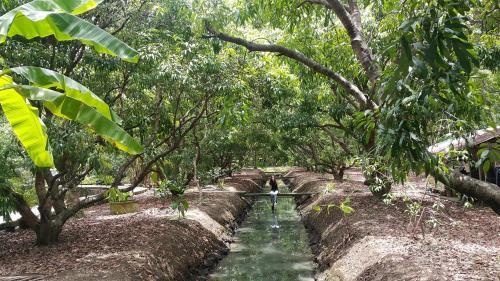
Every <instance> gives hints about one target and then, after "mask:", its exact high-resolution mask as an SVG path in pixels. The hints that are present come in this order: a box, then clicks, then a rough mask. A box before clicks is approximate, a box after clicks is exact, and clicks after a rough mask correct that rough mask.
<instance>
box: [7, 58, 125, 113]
mask: <svg viewBox="0 0 500 281" xmlns="http://www.w3.org/2000/svg"><path fill="white" fill-rule="evenodd" d="M5 72H14V73H16V74H18V75H21V76H22V77H24V78H26V79H27V80H28V81H29V82H30V83H32V84H33V85H34V86H38V87H41V88H47V89H53V88H54V89H57V90H61V91H63V92H64V93H65V95H67V96H69V97H72V98H74V99H76V100H79V101H81V102H83V103H85V104H87V105H89V106H92V107H93V108H95V109H96V110H97V111H99V113H101V114H102V115H104V116H105V117H106V118H108V119H110V120H113V121H116V120H114V117H115V116H116V115H115V114H114V113H112V111H111V109H110V108H109V106H108V105H107V104H106V103H105V102H104V101H103V100H101V99H100V98H99V97H98V96H96V95H95V94H94V93H92V92H91V91H90V90H89V89H87V88H86V87H85V86H83V85H81V84H80V83H78V82H76V81H75V80H73V79H71V78H69V77H66V76H64V75H62V74H60V73H57V72H55V71H52V70H49V69H45V68H41V67H35V66H21V67H14V68H10V69H8V70H6V71H5Z"/></svg>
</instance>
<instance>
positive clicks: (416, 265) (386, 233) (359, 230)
mask: <svg viewBox="0 0 500 281" xmlns="http://www.w3.org/2000/svg"><path fill="white" fill-rule="evenodd" d="M289 176H295V178H294V179H293V180H292V185H291V186H292V188H293V189H294V191H295V192H318V191H319V192H324V191H325V187H326V186H327V185H329V186H330V188H331V187H332V186H334V188H333V189H332V188H331V189H332V190H330V192H327V193H323V194H322V195H320V196H315V197H314V198H310V199H305V198H302V199H301V198H299V199H298V201H299V209H300V211H301V213H302V218H303V221H304V224H305V225H306V228H307V229H308V231H309V232H310V236H311V239H312V240H311V242H312V245H313V246H312V247H313V252H314V254H315V255H316V260H317V262H318V264H319V265H320V266H319V269H318V273H317V278H318V280H485V281H486V280H500V217H499V216H497V215H496V214H495V213H494V212H493V211H491V210H490V209H488V208H480V207H477V208H473V209H470V210H464V208H463V206H462V205H460V204H458V203H456V202H453V201H447V200H439V199H437V198H435V197H429V196H423V194H424V193H423V189H422V188H421V184H419V182H414V183H413V188H410V189H409V190H408V189H404V190H403V189H401V187H396V188H395V190H394V191H395V195H396V196H399V197H400V200H396V201H395V202H394V205H391V206H388V205H386V204H384V203H383V202H382V201H380V200H378V199H376V198H374V197H373V196H372V195H371V194H370V193H369V192H368V191H367V188H366V187H365V186H364V185H363V184H362V183H361V181H362V179H360V178H359V174H356V173H354V174H352V175H350V176H349V178H350V180H346V181H344V182H336V181H334V180H333V179H331V178H328V177H325V176H324V175H320V174H315V173H309V172H303V171H295V172H291V173H289ZM415 180H418V179H415ZM419 186H420V187H419ZM403 194H405V195H406V196H407V198H408V199H411V200H413V201H415V202H421V204H422V205H423V206H424V207H425V208H427V210H429V212H428V214H427V213H426V215H424V216H423V218H422V220H421V222H423V223H422V225H426V227H425V228H424V232H423V233H424V234H425V238H424V237H423V235H422V228H420V227H419V226H418V224H416V223H412V222H411V221H410V217H411V216H410V215H409V213H408V208H407V206H409V205H406V204H405V203H403V202H402V200H401V196H403ZM346 196H350V197H351V199H352V203H351V206H352V207H353V208H354V209H355V212H354V213H353V214H351V215H349V216H347V217H344V216H343V214H342V212H340V211H339V210H338V209H336V208H333V209H330V212H329V213H328V212H327V211H326V210H325V208H323V209H322V211H320V212H317V211H315V210H313V209H312V208H313V206H316V205H328V204H331V203H335V204H338V203H339V202H341V201H342V200H344V199H345V198H346ZM408 204H409V203H408ZM435 204H442V205H443V209H442V210H441V211H439V212H434V210H435V209H434V208H433V205H435ZM431 214H432V216H431ZM433 217H434V221H436V223H437V227H436V228H434V229H432V230H431V228H430V226H429V225H428V224H426V223H425V222H426V221H428V220H431V219H432V218H433ZM431 222H432V221H431Z"/></svg>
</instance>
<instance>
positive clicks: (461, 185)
mask: <svg viewBox="0 0 500 281" xmlns="http://www.w3.org/2000/svg"><path fill="white" fill-rule="evenodd" d="M434 177H436V179H437V180H438V181H440V182H442V183H443V184H445V185H446V186H448V187H450V188H452V189H453V190H455V191H457V192H460V193H462V194H465V195H468V196H471V197H474V198H477V199H479V200H481V201H483V202H485V203H486V204H488V206H490V207H491V208H492V209H493V211H495V213H497V214H499V215H500V187H499V186H497V185H496V184H492V183H489V182H484V181H480V180H477V179H475V178H471V177H469V176H467V175H464V174H462V173H460V172H457V171H452V172H451V174H450V175H449V176H444V175H441V174H436V175H434Z"/></svg>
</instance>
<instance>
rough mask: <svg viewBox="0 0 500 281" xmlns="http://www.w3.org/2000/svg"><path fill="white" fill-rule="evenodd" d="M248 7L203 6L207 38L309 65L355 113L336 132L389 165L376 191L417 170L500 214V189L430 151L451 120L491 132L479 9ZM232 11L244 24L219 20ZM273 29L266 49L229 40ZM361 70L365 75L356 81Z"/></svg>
mask: <svg viewBox="0 0 500 281" xmlns="http://www.w3.org/2000/svg"><path fill="white" fill-rule="evenodd" d="M240 4H241V5H237V6H235V7H237V8H234V7H223V8H222V9H221V8H220V7H216V6H213V5H211V4H210V2H200V3H199V6H198V9H199V13H200V14H201V16H204V17H206V18H207V20H205V22H204V25H205V31H206V33H205V38H208V39H210V40H220V41H224V42H229V43H232V44H236V45H239V46H242V47H243V48H246V49H247V50H249V51H250V52H269V53H274V54H277V55H279V56H281V57H282V58H286V59H287V60H286V61H287V62H288V63H289V64H290V65H292V66H293V67H296V66H297V65H303V66H305V67H306V68H308V69H309V70H310V71H312V72H313V73H316V74H317V75H320V76H322V77H323V78H324V80H323V83H327V84H329V85H331V90H332V91H331V93H332V94H334V95H336V96H337V97H338V98H339V100H338V102H340V103H341V104H343V105H345V106H346V107H348V108H352V109H353V110H354V112H353V113H352V114H351V115H350V116H345V118H344V119H342V120H340V121H341V122H347V123H350V124H345V123H340V124H335V125H337V126H338V127H339V128H344V130H346V133H351V132H349V130H350V128H352V126H350V125H351V124H353V125H355V129H356V134H357V135H358V136H360V137H354V139H355V140H357V141H359V144H360V145H362V146H363V149H364V151H365V152H366V153H368V154H371V156H370V155H367V159H381V160H382V165H380V164H377V163H368V165H369V166H370V167H372V168H371V169H370V170H371V172H370V174H367V176H368V177H369V178H370V177H371V178H373V179H374V180H370V179H369V181H368V182H382V184H381V187H382V188H383V189H385V190H382V193H385V192H386V191H387V187H390V185H388V184H387V182H388V179H387V178H386V177H387V176H388V175H389V173H390V174H391V175H392V177H393V178H394V179H395V180H397V181H401V180H404V178H405V177H406V175H407V173H408V171H410V170H413V171H416V172H421V171H425V172H426V173H430V174H433V175H434V176H436V178H437V179H438V180H440V181H442V182H444V183H445V184H447V185H449V186H450V187H451V188H453V189H455V190H457V191H458V192H461V193H466V194H469V195H471V196H474V197H476V198H479V199H481V200H484V201H485V202H487V203H488V204H490V206H492V207H493V209H495V210H496V211H497V212H498V211H500V191H499V190H498V188H496V187H495V186H493V185H489V184H486V183H482V182H480V181H477V180H475V179H472V178H470V177H467V176H460V177H457V176H456V174H454V173H453V172H450V171H449V169H448V168H446V167H445V166H443V165H442V164H440V163H439V161H438V159H437V157H435V156H434V155H432V154H430V153H429V151H428V150H427V147H429V145H430V144H431V141H432V140H433V137H432V135H433V134H432V133H431V132H429V130H428V129H430V128H431V126H429V124H432V123H433V122H437V121H438V120H440V119H442V118H443V117H444V116H445V117H449V116H452V117H453V118H452V119H453V122H454V123H455V124H458V123H463V122H466V123H467V122H468V123H469V124H470V125H471V126H470V128H472V127H477V126H485V125H486V124H487V121H488V120H487V119H486V118H488V117H487V116H485V115H484V114H482V113H481V110H480V109H481V106H482V105H483V104H485V103H487V101H485V100H487V99H485V98H482V97H480V96H482V93H481V92H480V91H474V90H473V89H471V88H470V84H469V81H470V77H471V75H473V74H474V73H475V72H476V71H477V67H478V66H479V61H478V57H477V54H476V48H475V46H474V45H473V44H472V43H471V42H470V38H469V37H470V34H471V30H472V28H471V22H470V18H469V17H468V16H470V15H471V11H473V10H471V8H472V6H473V4H472V3H470V2H468V1H426V0H423V1H411V2H409V3H406V5H400V3H399V1H384V2H380V3H379V2H376V3H372V2H368V1H366V3H365V2H359V1H355V0H348V1H340V0H321V1H316V0H311V1H307V0H306V1H281V0H276V1H270V2H269V1H266V2H262V1H241V3H240ZM227 11H232V12H234V14H235V15H237V16H236V17H233V18H235V19H236V20H235V21H231V20H230V19H229V18H223V19H222V20H220V17H221V15H222V14H227ZM218 19H219V20H218ZM235 27H236V28H235ZM237 27H241V29H238V28H237ZM267 27H269V28H270V29H274V30H273V31H271V30H270V29H267V31H268V32H269V34H271V36H268V37H270V38H266V39H267V40H262V39H258V40H253V38H244V37H243V36H234V35H232V34H229V33H227V32H224V31H221V30H222V29H226V30H228V31H232V32H240V33H241V32H244V33H246V34H252V33H253V34H257V36H256V37H257V38H262V37H263V36H264V37H266V35H263V34H262V33H265V31H264V32H258V31H256V29H261V30H262V29H264V30H265V29H266V28H267ZM254 38H255V37H254ZM265 41H267V42H265ZM272 41H278V43H276V44H275V43H272ZM286 45H289V46H290V47H287V46H286ZM345 46H350V52H348V53H344V51H345ZM299 49H300V51H299ZM342 63H343V64H342ZM345 69H347V70H348V71H346V70H345ZM352 69H357V70H358V73H357V74H354V75H351V74H350V73H352V72H351V70H352ZM299 71H300V70H299ZM346 74H349V75H350V76H346ZM493 116H496V113H494V114H493ZM489 118H491V115H490V116H489ZM377 162H378V161H377ZM377 165H379V166H378V167H377ZM373 167H375V168H373ZM379 192H380V191H379Z"/></svg>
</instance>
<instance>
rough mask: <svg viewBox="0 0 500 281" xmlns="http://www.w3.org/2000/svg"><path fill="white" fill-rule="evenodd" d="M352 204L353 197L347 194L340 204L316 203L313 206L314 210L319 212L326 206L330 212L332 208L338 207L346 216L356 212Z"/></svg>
mask: <svg viewBox="0 0 500 281" xmlns="http://www.w3.org/2000/svg"><path fill="white" fill-rule="evenodd" d="M350 205H351V197H349V196H347V197H346V198H344V200H342V202H340V203H339V204H328V205H314V206H312V210H313V211H316V212H318V213H319V212H321V211H322V210H323V209H325V208H326V212H327V213H328V214H330V209H332V208H337V209H339V210H340V211H341V212H342V214H343V215H344V216H347V215H350V214H351V213H353V212H354V209H353V208H352V207H351V206H350Z"/></svg>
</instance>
